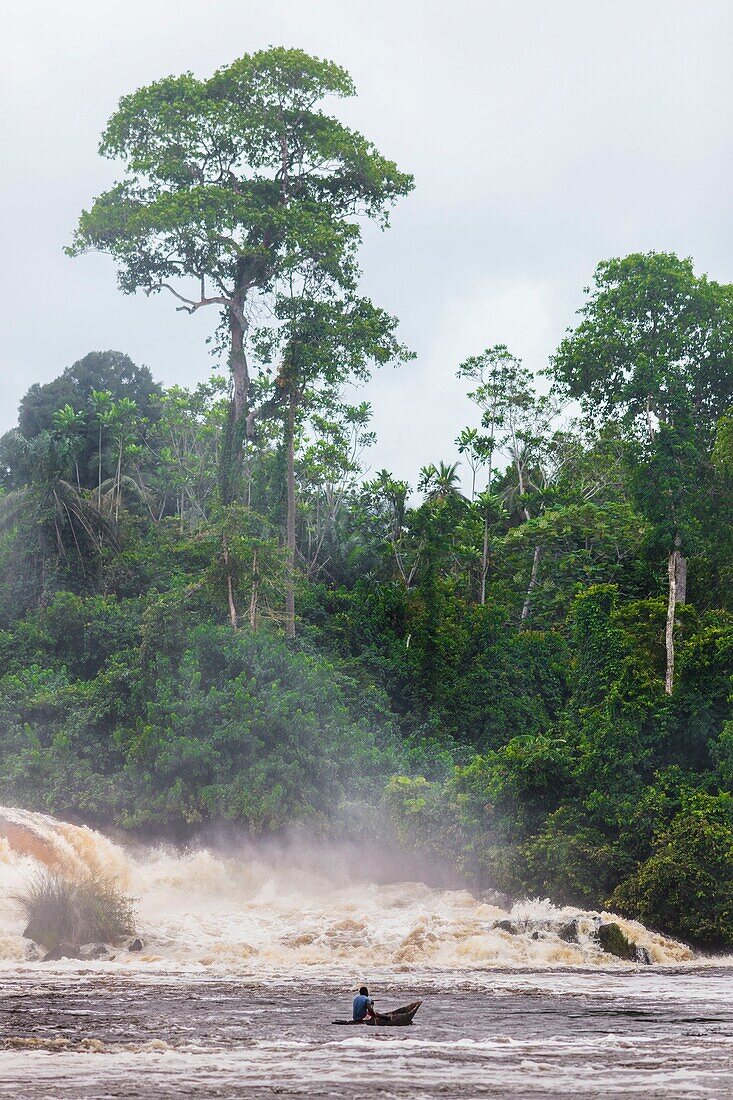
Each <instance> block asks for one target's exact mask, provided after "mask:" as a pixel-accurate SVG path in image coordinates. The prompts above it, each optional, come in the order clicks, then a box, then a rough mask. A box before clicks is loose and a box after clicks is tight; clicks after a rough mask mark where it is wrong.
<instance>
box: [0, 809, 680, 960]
mask: <svg viewBox="0 0 733 1100" xmlns="http://www.w3.org/2000/svg"><path fill="white" fill-rule="evenodd" d="M374 863H375V861H374V852H373V851H371V852H370V862H369V863H368V862H367V861H366V860H364V859H360V858H359V853H358V850H357V849H356V848H355V847H353V846H352V847H350V848H348V849H342V850H341V851H340V852H339V851H338V849H330V850H329V847H328V846H327V845H325V844H323V843H319V842H316V841H310V842H309V841H307V840H306V838H304V837H298V838H293V839H291V841H290V842H289V843H279V844H265V845H263V846H261V847H260V846H254V845H252V844H251V843H245V842H242V843H241V844H239V845H235V846H232V842H231V839H230V848H229V850H228V851H226V852H225V853H224V852H221V851H215V850H212V849H211V848H203V847H196V848H192V849H191V850H187V851H177V850H172V849H168V848H161V847H158V848H142V849H141V848H130V849H127V848H125V849H123V848H122V847H120V846H119V845H118V844H115V843H113V842H112V841H111V840H109V839H108V838H107V837H105V836H103V835H102V834H101V833H99V832H97V831H95V830H93V829H90V828H87V827H85V826H77V825H71V824H68V823H66V822H62V821H57V820H56V819H55V818H52V817H49V816H48V815H44V814H37V813H32V812H30V811H24V810H16V809H2V808H0V959H5V960H14V961H16V962H18V961H22V960H23V959H24V958H25V956H26V949H27V941H25V940H24V939H23V936H22V931H23V924H22V919H21V916H20V914H19V912H18V911H17V907H16V906H15V905H14V903H13V901H12V895H13V894H14V893H17V892H18V890H19V889H21V888H22V886H23V885H24V883H25V882H27V880H28V877H29V876H30V875H32V874H33V873H34V872H36V871H38V869H39V868H43V867H46V868H50V869H53V870H54V871H56V872H57V873H61V874H68V875H78V874H83V873H90V872H91V873H96V874H105V875H115V876H118V877H119V879H120V881H124V883H125V886H126V889H127V890H128V892H129V893H130V894H131V895H132V896H133V897H134V898H135V900H136V905H137V912H138V928H139V931H140V933H141V936H142V938H143V941H144V950H143V952H141V953H136V954H134V955H133V954H130V953H129V952H127V951H125V950H123V951H121V952H119V953H118V954H117V956H116V959H115V962H114V964H111V965H119V966H125V967H133V966H136V967H140V966H156V965H158V966H161V967H176V966H181V967H191V966H195V967H197V968H211V969H212V970H214V971H216V970H218V969H221V970H223V971H225V972H227V973H231V972H233V971H236V970H238V969H241V970H246V971H248V972H262V973H264V972H268V971H273V970H280V969H287V968H290V967H293V966H298V965H318V966H327V967H338V968H340V969H341V968H347V969H348V971H349V973H350V974H354V973H355V974H365V973H368V972H369V971H371V970H374V969H376V968H379V967H390V966H394V965H399V966H407V967H421V966H430V967H441V968H446V969H453V970H457V971H459V972H460V971H466V970H474V969H476V968H489V967H507V966H531V967H534V968H536V967H542V966H607V965H609V963H613V964H614V965H618V960H616V959H609V956H608V955H606V954H605V953H604V952H603V951H602V950H601V949H600V947H599V946H598V943H597V940H596V938H595V936H594V931H595V929H596V928H597V925H598V922H599V920H600V919H610V918H609V917H608V915H606V916H605V918H604V917H603V915H601V914H595V913H587V912H582V911H579V910H576V909H573V908H567V907H565V908H558V907H556V906H553V905H552V904H551V903H550V902H549V901H525V902H522V903H521V904H517V905H514V906H513V907H512V908H511V910H510V911H508V912H507V911H505V910H503V909H501V908H499V907H498V906H496V905H494V904H491V903H490V901H487V900H485V899H482V898H480V897H474V896H473V895H472V894H470V893H469V892H468V891H466V890H462V889H440V888H436V887H434V886H428V885H426V884H425V883H422V882H414V881H406V880H401V881H385V879H386V878H388V875H387V874H386V873H384V866H383V873H382V874H381V875H377V874H375V873H374ZM385 865H386V861H385ZM613 919H614V920H616V921H618V923H619V925H620V926H621V927H622V929H623V930H624V932H625V933H626V934H627V935H628V937H629V938H630V939H632V940H633V941H634V942H635V943H637V944H639V945H640V946H643V947H644V948H646V950H647V951H648V952H649V956H650V958H651V959H652V960H653V961H654V962H656V963H667V964H671V963H680V962H684V961H687V960H690V959H692V957H693V956H692V952H691V951H690V950H689V949H688V948H687V947H684V946H683V945H681V944H678V943H676V942H674V941H673V940H670V939H667V938H666V937H664V936H660V935H657V934H655V933H653V932H650V931H648V930H647V929H645V928H643V927H642V926H641V925H638V924H636V923H634V922H633V921H626V920H623V919H622V918H618V917H613ZM569 921H574V922H575V926H576V930H577V935H576V940H577V942H567V940H566V939H564V938H563V936H562V935H561V932H562V929H563V926H565V925H567V923H568V922H569ZM36 965H40V964H36ZM100 965H102V964H100ZM104 965H110V964H109V963H106V964H104ZM627 965H631V964H627Z"/></svg>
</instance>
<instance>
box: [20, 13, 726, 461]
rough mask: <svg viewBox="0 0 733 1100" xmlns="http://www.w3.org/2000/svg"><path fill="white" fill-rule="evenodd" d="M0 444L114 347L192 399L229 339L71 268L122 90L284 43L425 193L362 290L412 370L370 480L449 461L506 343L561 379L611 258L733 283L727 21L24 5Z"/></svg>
mask: <svg viewBox="0 0 733 1100" xmlns="http://www.w3.org/2000/svg"><path fill="white" fill-rule="evenodd" d="M0 27H1V29H2V35H1V37H2V45H1V46H0V50H1V51H2V57H1V58H0V62H1V71H0V119H1V125H2V134H1V136H2V151H3V168H2V172H1V173H0V186H1V187H2V191H3V194H2V202H1V203H0V218H1V219H2V230H3V232H2V241H3V249H2V253H3V256H2V268H1V272H0V280H1V282H2V285H1V288H0V302H1V303H2V304H1V306H0V311H1V316H2V321H1V324H2V331H1V333H0V387H1V388H0V394H1V395H2V404H1V406H0V430H5V429H6V428H8V427H10V426H11V425H12V424H13V423H14V422H15V412H16V408H17V403H18V400H19V398H20V397H21V396H22V394H23V393H24V392H25V390H26V389H27V388H28V386H29V385H30V384H31V383H32V382H36V381H39V382H44V381H48V380H49V379H51V378H53V377H55V376H56V375H57V374H59V373H60V372H61V370H63V368H64V367H66V366H68V365H69V364H70V363H72V362H74V361H75V360H76V359H78V358H80V357H81V356H82V355H84V354H85V353H86V352H88V351H90V350H99V349H106V348H115V349H119V350H121V351H125V352H127V353H128V354H129V355H130V356H132V358H133V359H134V360H135V361H136V362H138V363H145V364H147V365H148V366H149V367H150V368H151V370H152V371H153V374H154V375H155V376H156V377H157V378H159V379H161V380H162V381H163V382H166V383H172V382H179V383H181V384H184V385H189V384H194V383H195V382H196V381H197V380H199V379H203V378H205V377H206V376H207V374H208V373H209V372H210V370H211V368H212V361H211V358H210V356H209V353H208V349H207V347H206V345H205V343H204V341H205V338H206V336H207V335H208V333H209V331H210V330H211V328H212V327H213V324H214V322H215V318H214V316H213V315H210V316H207V315H206V314H207V311H206V310H203V311H201V312H200V313H199V314H198V315H197V316H196V317H188V316H185V315H183V314H180V313H176V312H175V309H174V303H173V301H172V299H170V298H169V297H164V296H162V295H161V296H159V297H157V298H150V299H148V298H145V297H144V296H142V295H141V296H137V297H126V296H124V295H122V294H120V292H119V291H118V290H117V287H116V282H115V271H114V267H113V264H112V262H111V261H110V260H109V259H107V258H105V257H100V256H89V257H82V258H80V259H76V260H69V259H67V258H66V257H65V256H64V255H63V253H62V248H63V246H64V245H65V244H66V243H68V241H69V238H70V234H71V231H72V228H73V226H74V224H75V221H76V218H77V215H78V213H79V211H80V209H81V208H82V207H83V206H85V205H88V204H89V201H90V199H91V198H92V197H93V196H94V195H96V194H98V193H99V192H100V191H101V190H103V189H105V188H106V187H107V186H108V185H109V184H110V182H111V181H112V179H113V178H114V177H115V175H116V170H115V167H114V166H113V165H111V164H110V163H109V162H106V161H103V160H102V159H101V158H99V156H98V155H97V152H96V148H97V142H98V139H99V135H100V133H101V130H102V128H103V126H104V124H105V122H106V120H107V118H108V116H109V115H110V114H111V112H112V111H113V110H114V108H115V105H116V103H117V100H118V99H119V97H120V96H121V95H123V94H124V93H126V92H129V91H131V90H133V89H134V88H136V87H139V86H140V85H142V84H146V83H148V82H150V81H152V80H155V79H157V78H159V77H161V76H163V75H166V74H169V73H179V72H182V71H184V70H187V69H190V70H192V71H193V72H194V73H196V74H197V75H199V76H206V75H208V74H209V73H210V72H211V71H212V70H213V69H215V68H217V67H219V66H220V65H222V64H225V63H227V62H229V61H231V60H233V59H234V58H235V57H237V56H239V55H241V54H243V53H248V52H250V51H252V50H257V49H260V48H263V47H266V46H268V45H286V46H297V47H302V48H303V49H305V50H308V51H309V52H311V53H315V54H317V55H319V56H322V57H328V58H330V59H333V60H335V61H338V62H339V63H340V64H342V65H344V66H345V67H346V68H347V69H348V70H349V72H350V73H351V74H352V76H353V78H354V79H355V81H356V85H357V89H358V93H359V94H358V99H357V100H355V101H353V102H351V103H345V104H336V107H335V109H336V111H337V113H339V114H340V115H341V117H342V118H343V119H344V120H345V121H347V122H349V123H350V124H351V125H354V126H357V127H358V128H359V129H361V130H362V131H363V132H364V133H365V134H366V135H367V136H368V137H369V138H371V139H372V140H373V141H374V142H375V143H376V144H377V146H378V147H379V148H380V150H381V151H382V152H384V153H385V154H386V155H388V156H390V157H392V158H393V159H395V160H396V161H397V163H398V164H399V165H400V167H401V168H403V169H405V170H407V171H410V172H412V173H414V176H415V182H416V187H415V191H414V193H413V194H412V195H411V196H410V197H409V198H407V199H405V200H402V202H401V203H400V205H399V207H398V208H397V210H396V211H395V213H394V216H393V219H392V228H391V229H390V230H389V231H388V232H387V233H385V234H380V233H377V232H374V233H369V235H368V237H367V240H366V245H365V247H364V250H363V253H362V265H363V268H364V272H365V279H364V287H365V289H366V290H367V291H368V292H369V293H370V294H371V295H372V297H373V298H374V300H375V301H376V302H378V303H379V304H380V305H383V306H384V307H385V308H387V309H389V310H390V311H391V312H393V313H396V314H397V315H398V317H399V318H400V320H401V335H402V338H403V340H404V341H405V342H406V343H407V344H409V345H410V347H411V348H413V349H414V350H415V351H416V352H417V359H416V360H415V361H414V362H413V363H411V364H409V365H408V366H406V367H403V368H401V369H400V370H399V371H394V370H392V369H388V370H386V371H382V372H380V374H379V375H378V376H377V377H376V378H375V379H374V381H373V382H372V383H371V384H370V385H369V387H368V389H367V392H366V396H367V397H368V398H369V399H370V400H371V401H372V403H373V405H374V410H375V425H376V428H377V431H378V433H379V444H378V447H377V448H376V449H375V452H373V453H372V456H371V459H370V462H371V464H372V466H373V467H378V466H382V465H387V466H389V467H391V468H392V469H393V470H394V471H395V472H397V473H398V474H400V475H402V476H408V477H410V478H413V479H414V477H415V474H416V471H417V469H418V467H419V466H420V465H422V464H424V463H426V462H431V461H434V462H437V461H439V460H440V459H445V460H452V459H453V458H454V457H455V455H454V453H453V446H452V441H453V439H454V438H455V436H456V434H457V433H458V431H459V430H460V428H461V427H462V426H463V425H464V424H466V423H468V422H469V421H470V409H469V406H468V403H467V402H466V400H465V397H464V396H463V386H462V384H461V383H459V382H458V381H456V379H455V370H456V367H457V365H458V364H459V363H460V362H461V360H462V359H464V358H465V357H466V356H468V355H470V354H474V353H476V352H479V351H481V350H482V349H483V348H484V347H486V346H488V345H491V344H495V343H506V344H508V345H509V347H510V348H511V349H512V351H514V353H515V354H517V355H520V356H521V357H523V358H524V359H525V361H526V362H527V363H528V364H529V365H530V366H531V367H532V368H533V369H535V370H539V369H541V368H542V367H543V366H544V365H545V364H546V361H547V357H548V355H549V354H551V352H552V351H553V349H554V348H555V346H556V345H557V342H558V340H559V338H560V337H561V335H562V333H563V331H564V330H565V329H566V328H567V327H568V325H571V324H572V323H573V316H574V311H575V310H576V309H577V308H578V306H579V305H580V303H581V301H582V288H583V287H584V286H586V285H587V284H588V283H589V282H590V280H591V276H592V272H593V269H594V266H595V264H596V263H597V261H598V260H600V259H603V258H606V257H608V256H612V255H620V254H624V253H627V252H630V251H636V250H648V249H671V250H674V251H676V252H678V253H679V254H681V255H690V256H692V257H693V258H694V260H695V262H696V265H697V267H698V269H699V270H701V271H706V272H708V273H709V274H710V275H711V276H712V277H714V278H717V279H720V280H723V281H733V255H731V243H732V241H731V238H732V230H731V218H730V194H731V169H732V168H733V163H732V160H733V158H732V156H731V132H732V130H731V122H732V118H731V91H732V90H733V64H732V63H731V62H732V61H733V57H732V56H731V53H732V50H733V34H732V33H731V32H732V31H733V0H124V2H121V0H94V2H90V0H63V2H61V3H59V2H58V0H53V2H51V0H43V2H40V0H26V2H21V0H12V3H11V2H8V3H6V4H3V7H2V21H1V22H0Z"/></svg>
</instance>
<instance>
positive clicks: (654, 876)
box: [610, 793, 733, 947]
mask: <svg viewBox="0 0 733 1100" xmlns="http://www.w3.org/2000/svg"><path fill="white" fill-rule="evenodd" d="M610 904H611V905H613V906H615V907H616V908H617V909H618V910H619V912H622V913H628V914H629V915H633V916H634V917H636V918H637V919H639V920H642V921H646V922H647V923H648V924H650V925H652V926H657V927H661V928H665V929H668V930H669V931H670V932H672V933H675V934H677V935H679V936H682V937H683V938H685V939H688V940H691V941H692V942H693V943H698V944H701V945H703V946H706V947H730V946H731V944H733V799H731V796H730V794H728V793H725V794H719V795H717V796H711V795H699V796H697V797H695V798H694V799H692V800H691V801H690V802H689V804H688V805H687V806H686V807H685V809H684V810H683V811H682V812H681V813H679V814H678V815H677V816H676V817H675V818H674V819H673V821H672V822H671V824H670V826H669V827H668V828H667V829H665V830H664V831H663V832H661V833H660V835H659V836H658V837H657V838H656V841H655V844H654V848H653V851H652V854H651V855H650V857H649V858H648V859H647V860H645V861H644V862H643V863H642V864H641V865H640V866H639V867H638V869H637V870H636V871H635V872H634V873H633V874H632V875H631V876H630V877H629V878H628V879H626V880H625V881H624V882H622V883H621V885H620V886H618V887H617V888H616V890H615V891H614V893H613V894H612V896H611V899H610Z"/></svg>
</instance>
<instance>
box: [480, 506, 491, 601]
mask: <svg viewBox="0 0 733 1100" xmlns="http://www.w3.org/2000/svg"><path fill="white" fill-rule="evenodd" d="M488 571H489V517H488V514H487V515H485V516H484V541H483V546H482V547H481V590H480V592H479V601H478V602H479V603H480V604H481V606H482V607H483V606H484V604H485V603H486V575H487V573H488Z"/></svg>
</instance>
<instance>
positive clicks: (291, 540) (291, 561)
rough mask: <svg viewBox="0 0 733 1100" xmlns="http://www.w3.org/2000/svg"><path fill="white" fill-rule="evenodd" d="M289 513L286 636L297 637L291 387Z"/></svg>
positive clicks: (292, 397)
mask: <svg viewBox="0 0 733 1100" xmlns="http://www.w3.org/2000/svg"><path fill="white" fill-rule="evenodd" d="M286 436H287V438H286V441H285V450H286V455H287V496H288V514H287V524H286V562H285V637H286V638H288V639H293V638H294V637H295V394H294V392H293V391H292V389H291V392H290V403H289V405H288V416H287V421H286Z"/></svg>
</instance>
